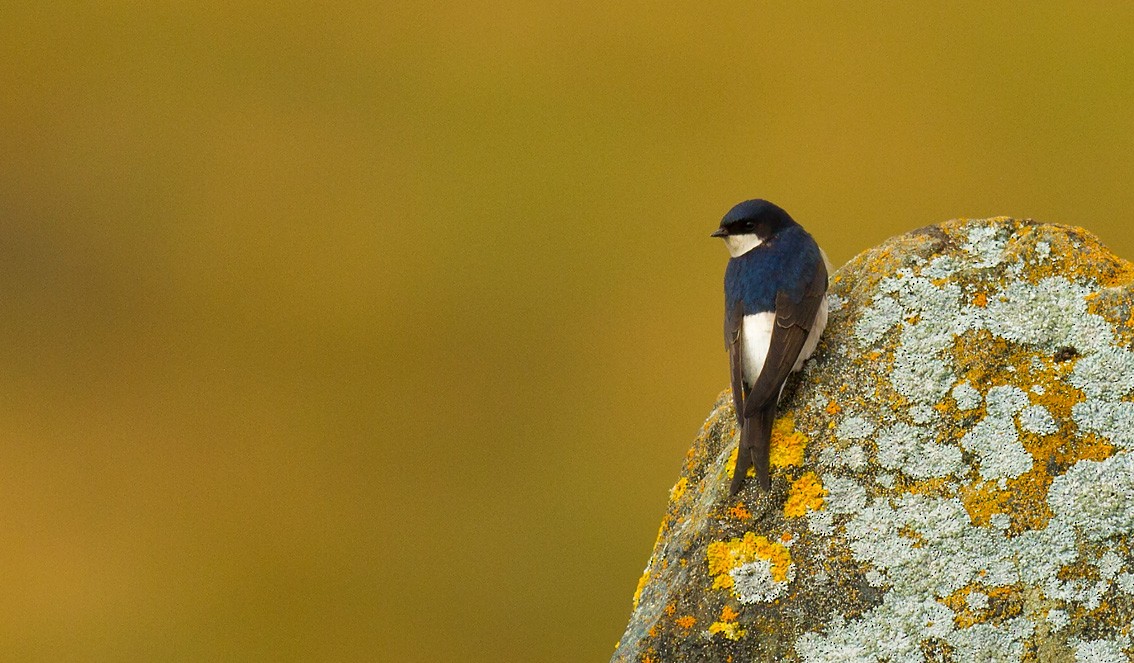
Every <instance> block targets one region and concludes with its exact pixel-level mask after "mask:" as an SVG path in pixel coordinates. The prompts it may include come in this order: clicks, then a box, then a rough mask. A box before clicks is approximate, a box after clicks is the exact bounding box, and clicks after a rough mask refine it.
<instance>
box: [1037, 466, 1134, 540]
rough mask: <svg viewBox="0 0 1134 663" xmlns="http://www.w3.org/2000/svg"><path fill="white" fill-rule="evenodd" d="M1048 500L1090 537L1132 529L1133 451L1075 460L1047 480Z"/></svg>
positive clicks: (1133, 518) (1056, 511)
mask: <svg viewBox="0 0 1134 663" xmlns="http://www.w3.org/2000/svg"><path fill="white" fill-rule="evenodd" d="M1048 502H1049V503H1050V505H1051V510H1052V512H1053V513H1055V515H1056V516H1057V517H1058V518H1060V519H1062V520H1063V521H1065V522H1067V523H1073V524H1074V526H1075V528H1076V529H1077V530H1078V531H1079V532H1080V533H1082V535H1083V536H1085V537H1086V538H1087V539H1089V540H1091V541H1102V540H1104V539H1108V538H1111V537H1114V536H1123V535H1127V534H1130V533H1131V532H1134V454H1132V453H1130V452H1126V451H1120V452H1118V453H1116V454H1114V455H1113V456H1111V457H1110V458H1107V459H1106V460H1102V461H1093V460H1082V461H1079V462H1078V463H1075V465H1073V466H1072V467H1071V468H1070V469H1068V470H1067V472H1066V473H1064V474H1061V475H1060V476H1057V477H1055V479H1054V480H1053V481H1052V482H1051V488H1050V490H1049V491H1048Z"/></svg>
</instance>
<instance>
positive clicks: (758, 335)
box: [743, 297, 827, 385]
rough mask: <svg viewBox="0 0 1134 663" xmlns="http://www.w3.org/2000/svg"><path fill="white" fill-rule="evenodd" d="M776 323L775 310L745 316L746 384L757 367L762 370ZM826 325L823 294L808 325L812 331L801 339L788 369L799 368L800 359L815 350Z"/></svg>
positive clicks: (795, 369)
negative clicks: (801, 345)
mask: <svg viewBox="0 0 1134 663" xmlns="http://www.w3.org/2000/svg"><path fill="white" fill-rule="evenodd" d="M775 325H776V314H775V313H774V312H771V311H768V312H766V313H754V314H752V315H746V316H744V328H743V333H744V381H745V382H747V383H748V384H749V385H751V384H753V383H755V382H756V378H757V377H758V376H759V375H760V371H762V370H764V360H765V359H767V357H768V347H769V346H770V345H771V342H772V330H773V329H774V328H775ZM826 326H827V298H826V297H823V301H821V302H819V310H818V311H816V312H815V322H814V323H813V324H812V325H811V332H810V333H809V334H808V335H807V340H805V341H804V342H803V348H802V349H801V350H800V353H799V357H798V358H796V360H795V365H794V366H792V369H791V370H793V371H798V370H799V369H800V368H802V367H803V362H804V361H806V360H807V358H808V357H810V356H811V355H812V354H813V353H814V352H815V348H816V347H817V346H818V345H819V338H820V336H822V335H823V329H824V328H825V327H826Z"/></svg>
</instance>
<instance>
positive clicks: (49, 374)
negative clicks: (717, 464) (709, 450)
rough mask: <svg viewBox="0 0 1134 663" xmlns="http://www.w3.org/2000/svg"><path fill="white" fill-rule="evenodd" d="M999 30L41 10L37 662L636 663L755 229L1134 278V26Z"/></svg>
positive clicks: (22, 155)
mask: <svg viewBox="0 0 1134 663" xmlns="http://www.w3.org/2000/svg"><path fill="white" fill-rule="evenodd" d="M986 4H987V3H984V2H969V3H951V5H950V6H951V9H949V10H945V9H941V8H940V7H937V8H935V7H934V6H930V5H929V4H927V3H908V6H902V5H900V4H899V3H836V2H827V3H814V4H802V3H774V4H769V3H763V2H761V3H753V2H745V3H731V4H710V5H703V4H697V3H646V2H631V3H614V2H592V3H579V4H563V3H545V4H537V3H529V4H525V3H509V2H493V1H490V2H477V3H471V2H469V3H449V4H438V5H433V4H426V3H400V4H381V3H379V4H377V5H375V4H372V3H362V2H354V3H347V4H338V5H328V4H320V3H311V2H293V1H286V2H277V3H248V2H236V3H220V2H204V3H152V4H151V3H133V2H101V3H60V4H51V3H7V4H6V5H5V6H4V8H3V9H2V10H0V37H2V39H0V43H2V44H3V47H2V53H3V57H2V58H0V90H2V92H3V93H2V94H0V173H2V174H0V229H2V232H0V297H2V298H3V299H2V302H0V305H2V310H3V314H2V315H0V344H2V348H3V349H2V350H0V357H2V359H3V363H2V365H0V434H2V437H0V577H2V578H3V585H4V589H3V591H2V592H0V596H2V598H0V659H3V660H19V661H61V660H76V661H77V660H83V661H394V662H401V661H423V662H424V661H428V662H435V661H442V662H447V661H454V662H456V661H461V662H466V663H467V662H486V663H487V662H494V663H496V662H500V661H553V662H559V661H562V662H574V661H603V660H606V658H607V657H608V656H609V655H610V652H611V651H612V648H613V646H614V643H615V641H616V640H617V639H618V637H619V636H620V635H621V632H622V629H623V627H624V625H625V622H626V619H627V617H628V616H629V611H630V598H631V595H632V593H633V590H634V587H635V584H636V582H637V579H638V575H639V573H640V571H641V569H642V567H643V566H644V565H645V562H646V559H647V557H648V555H649V553H650V549H651V546H652V544H653V540H654V535H655V533H656V528H657V523H658V522H659V520H660V517H661V515H662V510H663V508H664V504H665V500H666V496H667V490H668V488H669V487H670V486H671V485H672V483H673V481H674V480H675V479H676V477H677V472H678V470H679V468H680V465H681V462H682V457H683V454H684V452H685V450H686V448H687V446H688V444H689V443H690V441H691V439H692V436H693V435H694V433H695V432H696V431H697V430H698V428H699V426H700V424H701V422H702V420H703V418H704V417H705V416H706V415H707V414H708V412H709V407H710V405H711V404H712V402H713V399H714V398H715V396H716V395H717V393H718V392H719V391H720V390H721V389H723V388H724V387H725V385H726V384H727V376H726V366H725V355H724V352H723V346H722V341H721V337H720V318H721V310H720V309H721V275H722V272H723V269H724V264H725V259H726V253H725V250H724V247H723V246H722V245H721V244H720V242H719V241H717V240H713V239H710V238H709V236H708V234H709V232H710V231H711V230H713V229H714V228H715V227H716V224H717V222H718V221H719V219H720V217H721V216H722V215H723V214H724V212H725V211H727V210H728V208H729V207H731V206H732V205H733V204H734V203H736V202H738V201H740V200H743V199H745V198H751V197H766V198H769V199H771V200H773V201H775V202H777V203H779V204H780V205H782V206H783V207H785V208H786V209H787V210H788V211H789V212H791V213H792V214H793V216H795V218H796V219H798V220H799V221H800V222H801V223H803V224H804V225H805V226H806V227H807V228H808V229H809V230H811V232H812V233H813V234H814V235H815V236H816V238H817V239H818V240H819V242H820V244H822V245H823V246H824V247H825V248H826V250H827V252H828V253H829V254H830V256H831V259H832V260H833V261H834V262H835V263H837V264H841V263H843V262H844V261H846V260H847V259H849V258H850V257H852V256H853V255H854V254H856V253H858V252H859V251H861V250H863V249H865V248H867V247H870V246H872V245H874V244H877V243H878V242H880V241H881V240H883V239H885V238H886V237H888V236H890V235H893V234H896V233H900V232H904V231H906V230H910V229H913V228H915V227H918V226H922V225H926V224H930V223H935V222H939V221H943V220H946V219H949V218H952V217H958V216H991V215H998V214H1008V215H1016V216H1031V217H1035V218H1038V219H1041V220H1045V221H1056V222H1066V223H1075V224H1080V225H1084V226H1086V227H1088V228H1089V229H1091V230H1093V231H1094V232H1096V233H1097V234H1099V235H1100V236H1101V237H1102V238H1103V240H1104V241H1105V242H1107V243H1108V244H1109V245H1110V246H1111V247H1112V248H1113V249H1115V250H1116V251H1117V252H1118V253H1120V254H1122V255H1125V256H1134V231H1132V230H1131V229H1130V225H1129V224H1130V221H1131V217H1130V210H1131V209H1132V208H1134V187H1132V186H1131V181H1132V179H1134V113H1132V112H1131V108H1134V39H1131V38H1130V35H1131V34H1134V4H1129V3H1115V2H1109V3H1107V2H1097V3H1096V2H1087V3H1084V2H1067V3H1041V4H1038V5H1025V4H1019V3H1011V4H1008V3H1005V4H1004V5H1003V6H1002V7H996V8H993V7H988V6H986ZM966 5H967V6H966Z"/></svg>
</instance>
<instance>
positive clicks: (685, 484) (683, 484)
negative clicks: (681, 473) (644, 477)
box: [669, 477, 689, 502]
mask: <svg viewBox="0 0 1134 663" xmlns="http://www.w3.org/2000/svg"><path fill="white" fill-rule="evenodd" d="M688 488H689V479H686V478H685V477H681V479H680V480H679V481H678V482H677V483H676V484H674V486H673V489H672V490H670V491H669V499H670V500H671V501H674V502H676V501H678V500H680V499H681V498H682V497H683V496H684V495H685V491H686V490H687V489H688Z"/></svg>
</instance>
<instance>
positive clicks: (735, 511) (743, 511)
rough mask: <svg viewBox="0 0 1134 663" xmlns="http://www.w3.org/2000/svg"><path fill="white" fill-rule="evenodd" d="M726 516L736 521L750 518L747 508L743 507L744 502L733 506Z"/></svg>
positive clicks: (750, 514) (750, 513)
mask: <svg viewBox="0 0 1134 663" xmlns="http://www.w3.org/2000/svg"><path fill="white" fill-rule="evenodd" d="M728 515H730V516H732V517H733V518H736V519H737V520H748V519H749V518H751V517H752V512H751V511H749V510H748V507H746V506H744V502H737V503H736V505H735V506H733V507H732V508H731V509H729V510H728Z"/></svg>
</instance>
